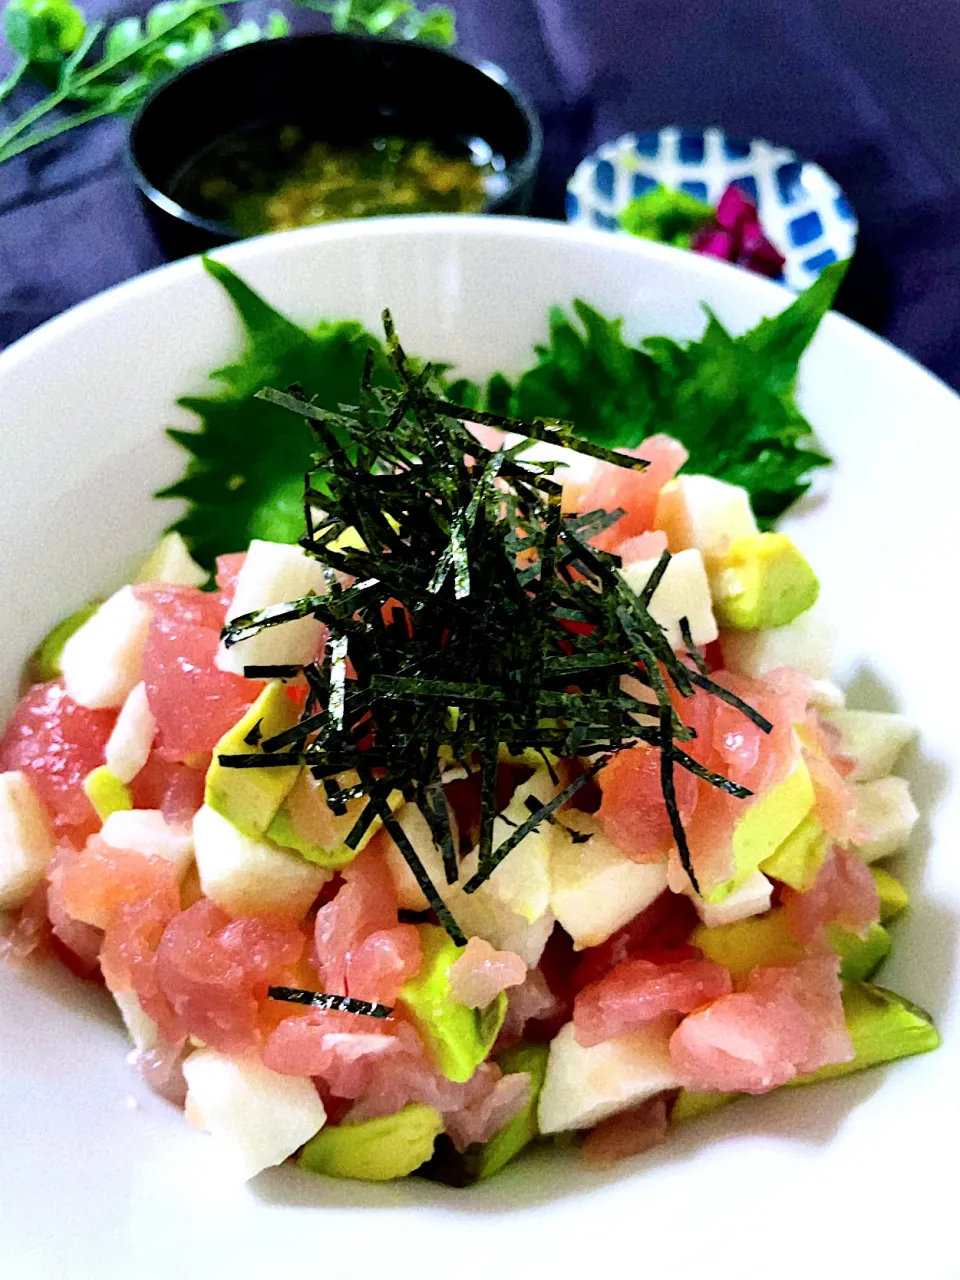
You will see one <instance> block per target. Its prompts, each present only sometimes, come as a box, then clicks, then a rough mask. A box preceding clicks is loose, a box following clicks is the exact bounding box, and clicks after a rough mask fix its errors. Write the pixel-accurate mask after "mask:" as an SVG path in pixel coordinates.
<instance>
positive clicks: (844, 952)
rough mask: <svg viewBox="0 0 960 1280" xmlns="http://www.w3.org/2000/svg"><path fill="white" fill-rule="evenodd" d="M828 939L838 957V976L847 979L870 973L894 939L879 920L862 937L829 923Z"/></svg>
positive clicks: (858, 979) (860, 978)
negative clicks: (878, 922)
mask: <svg viewBox="0 0 960 1280" xmlns="http://www.w3.org/2000/svg"><path fill="white" fill-rule="evenodd" d="M827 941H828V942H829V943H830V945H831V947H833V949H834V951H835V952H836V953H837V955H838V956H839V957H840V977H841V978H844V979H845V980H846V981H847V982H865V981H866V980H867V979H868V978H870V977H872V976H873V974H875V973H876V971H877V970H878V969H879V967H880V965H881V964H882V963H883V961H884V960H885V959H886V958H887V956H888V955H889V954H890V948H891V947H892V946H893V939H892V938H891V937H890V935H889V933H887V931H886V929H884V927H883V925H882V924H875V925H873V926H872V927H871V929H870V932H869V933H868V934H867V936H866V937H865V938H860V937H858V936H857V934H855V933H850V932H848V931H847V930H846V929H841V928H840V926H839V925H835V924H832V925H828V926H827Z"/></svg>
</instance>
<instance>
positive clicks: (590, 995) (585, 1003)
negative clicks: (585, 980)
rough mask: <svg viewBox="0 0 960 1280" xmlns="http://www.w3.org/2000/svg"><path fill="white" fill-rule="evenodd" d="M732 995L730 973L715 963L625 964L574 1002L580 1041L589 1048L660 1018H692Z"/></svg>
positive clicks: (631, 961) (574, 1015)
mask: <svg viewBox="0 0 960 1280" xmlns="http://www.w3.org/2000/svg"><path fill="white" fill-rule="evenodd" d="M732 990H733V984H732V983H731V981H730V974H729V973H728V972H727V970H726V969H724V968H723V967H722V966H721V965H718V964H714V963H713V961H711V960H681V961H679V962H678V963H676V964H669V965H663V964H652V963H651V962H650V961H649V960H624V961H623V963H622V964H618V965H617V967H616V968H615V969H612V970H611V971H610V972H609V973H608V974H607V975H606V977H605V978H601V979H600V981H599V982H594V983H592V984H591V985H590V986H589V987H585V988H584V989H583V991H581V992H580V994H579V995H578V996H577V998H576V1000H575V1001H574V1005H573V1024H574V1027H575V1028H576V1037H577V1042H578V1043H579V1044H581V1045H583V1047H584V1048H589V1047H590V1046H591V1045H595V1044H600V1043H601V1041H603V1040H612V1039H614V1038H615V1037H616V1036H625V1035H626V1034H627V1033H628V1032H630V1031H635V1030H636V1029H637V1028H638V1027H642V1026H643V1025H644V1024H645V1023H647V1022H652V1021H653V1020H654V1019H655V1018H659V1017H660V1016H661V1015H662V1014H665V1013H692V1012H693V1010H694V1009H699V1008H700V1006H701V1005H705V1004H709V1003H710V1001H711V1000H716V999H718V998H719V997H720V996H724V995H727V994H728V993H729V992H730V991H732Z"/></svg>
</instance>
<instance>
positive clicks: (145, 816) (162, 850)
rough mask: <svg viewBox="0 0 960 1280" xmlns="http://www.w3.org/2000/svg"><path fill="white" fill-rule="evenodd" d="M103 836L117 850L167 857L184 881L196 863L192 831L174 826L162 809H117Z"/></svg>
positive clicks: (102, 831)
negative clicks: (188, 871) (192, 865)
mask: <svg viewBox="0 0 960 1280" xmlns="http://www.w3.org/2000/svg"><path fill="white" fill-rule="evenodd" d="M100 837H101V839H102V840H104V841H105V842H106V843H107V844H109V845H111V846H112V847H113V848H114V849H132V850H133V851H134V852H135V853H145V854H146V855H147V856H148V857H150V858H166V860H167V861H168V862H170V863H172V864H173V867H174V870H175V871H176V873H177V876H178V878H182V877H183V876H184V875H185V873H186V871H187V869H188V868H189V866H190V864H191V863H192V862H193V831H192V830H191V828H190V827H188V826H172V825H171V824H170V823H168V822H167V820H166V818H165V817H164V816H163V814H162V813H161V812H160V810H159V809H117V810H115V811H114V812H113V813H111V814H109V815H108V816H107V818H106V819H105V820H104V823H103V827H102V828H101V830H100Z"/></svg>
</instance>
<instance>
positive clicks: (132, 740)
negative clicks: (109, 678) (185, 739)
mask: <svg viewBox="0 0 960 1280" xmlns="http://www.w3.org/2000/svg"><path fill="white" fill-rule="evenodd" d="M156 736H157V722H156V719H155V718H154V714H153V712H152V711H151V710H150V703H149V702H148V701H147V686H146V685H145V684H144V683H143V681H142V680H141V681H140V683H139V684H136V685H134V687H133V688H132V689H131V690H130V693H129V694H128V695H127V700H126V702H125V703H124V704H123V706H122V707H121V708H120V714H119V715H118V716H117V723H116V724H115V725H114V726H113V732H112V733H111V734H110V737H109V738H108V739H107V747H106V752H105V759H106V764H107V768H108V769H109V770H110V772H111V773H112V774H113V775H114V777H117V778H119V779H120V781H121V782H132V781H133V779H134V778H135V777H136V776H137V774H138V773H139V772H140V770H141V769H142V768H143V766H144V765H145V764H146V763H147V757H148V756H149V755H150V748H151V747H152V746H153V740H154V738H155V737H156Z"/></svg>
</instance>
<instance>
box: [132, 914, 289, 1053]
mask: <svg viewBox="0 0 960 1280" xmlns="http://www.w3.org/2000/svg"><path fill="white" fill-rule="evenodd" d="M305 944H306V938H305V937H304V935H303V933H302V932H301V930H300V929H299V928H298V927H297V926H296V925H295V924H294V923H293V922H292V921H291V920H289V919H287V918H286V917H283V916H245V917H242V918H241V919H239V920H231V919H230V917H229V916H228V915H227V913H226V912H225V911H221V910H220V908H219V907H217V906H214V904H213V903H212V902H209V901H208V900H207V899H201V900H200V901H199V902H196V903H194V905H193V906H192V907H188V908H187V910H186V911H183V912H181V913H180V914H179V915H177V916H175V917H174V919H173V920H171V922H170V923H169V924H168V925H167V927H166V929H165V930H164V933H163V937H162V938H161V940H160V945H159V947H158V948H157V983H158V986H159V988H160V991H161V993H162V994H163V995H164V996H165V997H166V998H167V1000H169V1002H170V1005H171V1007H172V1008H173V1010H174V1012H175V1013H176V1015H177V1017H178V1018H179V1020H180V1022H181V1023H182V1025H183V1027H184V1029H185V1030H186V1031H187V1032H188V1033H189V1034H191V1035H194V1036H196V1037H197V1038H198V1039H200V1040H203V1041H204V1043H205V1044H208V1045H210V1046H211V1047H212V1048H214V1049H219V1050H220V1052H221V1053H242V1052H244V1051H245V1050H248V1049H252V1048H254V1047H256V1046H257V1044H258V1043H259V1041H260V1033H259V1027H258V1022H259V1018H258V1014H259V1004H260V1002H261V1001H262V1000H264V999H265V998H266V994H267V987H268V986H269V985H270V984H271V983H276V984H280V985H283V984H284V979H285V977H286V975H287V972H288V970H290V969H291V968H292V967H293V966H294V965H296V964H297V961H298V960H299V959H300V956H301V954H302V952H303V948H304V946H305Z"/></svg>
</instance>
